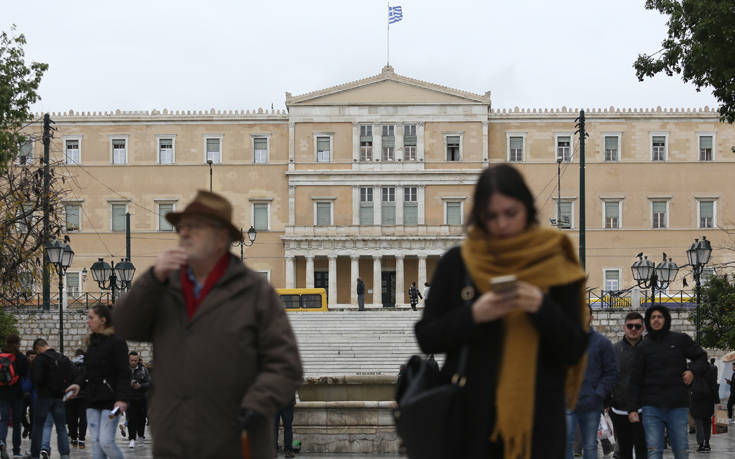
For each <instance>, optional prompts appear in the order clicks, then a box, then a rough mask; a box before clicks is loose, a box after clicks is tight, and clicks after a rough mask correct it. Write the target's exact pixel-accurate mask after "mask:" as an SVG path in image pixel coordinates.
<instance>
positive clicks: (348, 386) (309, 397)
mask: <svg viewBox="0 0 735 459" xmlns="http://www.w3.org/2000/svg"><path fill="white" fill-rule="evenodd" d="M395 383H396V377H395V376H389V375H365V376H338V377H321V378H306V381H304V385H303V386H301V388H300V389H299V397H300V398H301V400H303V401H305V402H306V401H309V402H312V401H324V402H333V401H343V402H344V401H352V402H354V401H357V402H362V401H385V400H392V399H393V396H394V392H395Z"/></svg>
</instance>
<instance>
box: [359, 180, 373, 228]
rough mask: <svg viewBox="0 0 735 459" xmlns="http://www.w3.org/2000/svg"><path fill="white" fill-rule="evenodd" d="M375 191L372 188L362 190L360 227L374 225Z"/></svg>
mask: <svg viewBox="0 0 735 459" xmlns="http://www.w3.org/2000/svg"><path fill="white" fill-rule="evenodd" d="M373 206H374V203H373V189H372V188H370V187H362V188H360V225H373V224H374V218H373V217H374V210H373Z"/></svg>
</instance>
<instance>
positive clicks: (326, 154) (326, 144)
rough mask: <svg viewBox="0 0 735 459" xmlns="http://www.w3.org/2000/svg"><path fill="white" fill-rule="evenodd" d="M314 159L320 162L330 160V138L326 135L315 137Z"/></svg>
mask: <svg viewBox="0 0 735 459" xmlns="http://www.w3.org/2000/svg"><path fill="white" fill-rule="evenodd" d="M316 160H317V162H320V163H328V162H330V161H331V160H332V151H331V140H330V138H329V137H327V136H319V137H317V138H316Z"/></svg>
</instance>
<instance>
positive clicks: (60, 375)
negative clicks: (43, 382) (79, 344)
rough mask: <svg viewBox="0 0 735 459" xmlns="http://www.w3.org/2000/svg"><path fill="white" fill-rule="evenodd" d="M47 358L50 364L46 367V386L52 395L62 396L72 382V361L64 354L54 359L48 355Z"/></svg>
mask: <svg viewBox="0 0 735 459" xmlns="http://www.w3.org/2000/svg"><path fill="white" fill-rule="evenodd" d="M49 358H50V359H51V364H50V365H49V367H48V368H49V372H48V375H47V376H46V378H47V381H48V382H47V387H48V389H49V392H50V395H51V396H52V397H54V398H62V397H63V396H64V391H65V390H66V388H67V387H69V385H71V383H72V379H73V378H72V363H71V360H69V358H68V357H66V356H65V355H59V357H58V358H56V359H54V358H53V357H50V356H49Z"/></svg>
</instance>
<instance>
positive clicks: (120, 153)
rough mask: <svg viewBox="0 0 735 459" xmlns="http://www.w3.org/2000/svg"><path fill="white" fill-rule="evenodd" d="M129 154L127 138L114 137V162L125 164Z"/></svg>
mask: <svg viewBox="0 0 735 459" xmlns="http://www.w3.org/2000/svg"><path fill="white" fill-rule="evenodd" d="M127 156H128V150H127V140H125V139H112V164H125V163H126V162H127Z"/></svg>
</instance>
